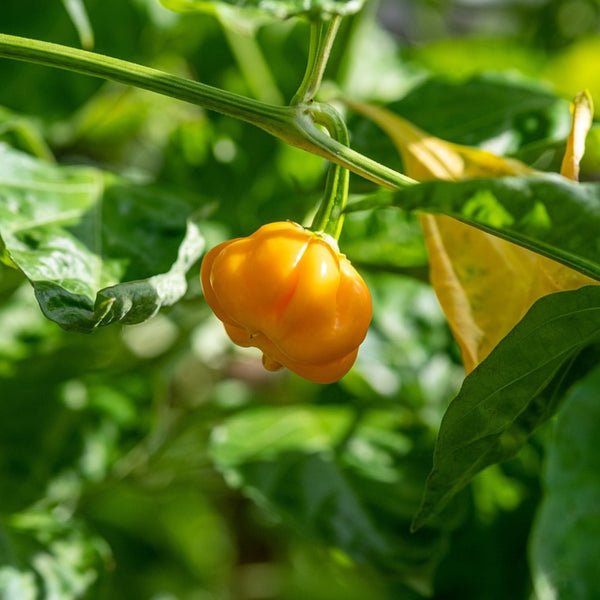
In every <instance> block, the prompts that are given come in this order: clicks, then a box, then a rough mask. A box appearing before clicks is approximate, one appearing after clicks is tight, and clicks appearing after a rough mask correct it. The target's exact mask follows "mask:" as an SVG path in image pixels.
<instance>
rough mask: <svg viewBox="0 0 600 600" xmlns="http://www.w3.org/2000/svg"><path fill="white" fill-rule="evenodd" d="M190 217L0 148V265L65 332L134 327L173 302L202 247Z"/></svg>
mask: <svg viewBox="0 0 600 600" xmlns="http://www.w3.org/2000/svg"><path fill="white" fill-rule="evenodd" d="M191 215H192V209H191V206H190V205H189V204H187V203H186V202H184V201H182V200H180V199H179V198H176V197H174V196H171V195H166V194H164V193H159V192H157V191H156V190H152V189H150V188H144V187H142V186H135V185H131V184H127V183H126V182H124V181H122V180H119V179H117V178H115V177H113V176H111V175H109V174H106V173H103V172H102V171H99V170H97V169H92V168H80V167H79V168H75V167H59V166H56V165H53V164H50V163H45V162H42V161H39V160H35V159H33V158H31V157H29V156H26V155H23V154H20V153H18V152H16V151H14V150H11V149H10V148H8V147H7V146H0V236H1V238H2V241H3V243H4V247H5V248H4V252H5V260H7V261H8V262H10V263H11V264H14V265H16V266H17V267H18V268H19V269H21V271H23V273H24V274H25V275H26V276H27V278H28V279H29V280H30V281H31V283H32V284H33V286H34V289H35V292H36V296H37V299H38V301H39V303H40V306H41V308H42V310H43V311H44V313H45V314H46V316H48V317H49V318H50V319H52V320H54V321H56V322H57V323H58V324H59V325H61V326H62V327H64V328H65V329H73V330H76V331H91V330H93V329H94V328H95V327H98V326H100V325H107V324H109V323H112V322H114V321H122V322H124V323H139V322H141V321H144V320H146V319H148V318H150V317H151V316H152V315H154V314H155V313H156V311H157V310H158V309H159V308H160V307H161V306H165V305H170V304H173V303H174V302H176V301H177V300H178V299H179V298H181V296H182V295H183V294H184V293H185V291H186V288H187V284H186V273H187V271H188V270H189V268H190V267H191V265H192V264H193V263H194V262H195V261H196V260H197V259H198V258H199V256H200V254H201V252H202V250H203V248H204V240H203V238H202V236H201V235H200V233H199V230H198V226H197V224H196V223H195V222H194V221H193V220H192V219H191Z"/></svg>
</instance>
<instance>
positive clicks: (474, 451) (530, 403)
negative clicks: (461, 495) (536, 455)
mask: <svg viewBox="0 0 600 600" xmlns="http://www.w3.org/2000/svg"><path fill="white" fill-rule="evenodd" d="M598 342H600V287H598V286H587V287H584V288H581V289H580V290H576V291H573V292H560V293H558V294H552V295H549V296H545V297H543V298H541V299H540V300H538V301H537V302H536V303H535V304H534V305H533V307H532V308H531V310H530V311H529V312H528V313H527V314H526V315H525V317H524V318H523V319H522V320H521V322H520V323H519V324H518V325H517V326H516V327H515V328H514V329H513V330H512V331H511V333H509V335H508V336H506V338H504V339H503V340H502V341H501V342H500V343H499V344H498V346H497V347H496V349H495V350H494V351H493V352H492V353H491V354H490V355H489V356H488V358H487V359H485V360H484V361H483V362H482V363H481V364H480V365H479V366H478V367H477V368H476V369H475V370H474V371H473V372H472V373H471V374H470V375H469V376H468V377H467V378H466V379H465V381H464V384H463V386H462V388H461V390H460V392H459V393H458V395H457V396H456V398H454V400H453V401H452V403H451V404H450V406H449V408H448V410H447V412H446V414H445V415H444V418H443V420H442V424H441V426H440V432H439V437H438V441H437V445H436V449H435V453H434V459H433V468H432V470H431V472H430V474H429V477H428V480H427V484H426V488H425V492H424V497H423V502H422V505H421V508H420V511H419V513H418V514H417V516H416V517H415V520H414V528H418V527H420V526H421V525H423V523H424V522H426V521H427V520H428V519H429V518H430V517H431V516H432V515H433V514H435V513H436V512H438V511H439V510H440V509H441V508H442V507H443V506H444V505H445V503H446V502H447V501H448V500H449V499H450V498H451V497H452V496H453V495H454V494H455V493H456V492H457V491H458V490H459V489H461V488H462V487H464V486H465V485H466V484H467V483H468V482H469V481H470V479H471V478H472V477H473V476H474V475H475V474H476V473H478V472H479V471H481V470H482V469H484V468H485V467H486V466H488V465H490V464H493V463H497V462H500V461H503V460H506V459H508V458H510V457H512V456H513V455H514V454H515V453H516V452H517V451H518V450H519V449H520V447H521V446H522V445H523V443H524V442H525V441H526V439H527V438H528V436H529V435H530V434H531V432H532V431H533V430H534V429H535V428H536V427H538V426H539V425H540V424H541V423H543V422H544V421H545V420H547V419H548V418H549V417H550V416H552V414H553V412H554V411H555V410H556V408H557V404H558V403H559V401H560V399H561V398H562V395H563V393H564V392H565V390H566V389H567V388H568V386H569V385H570V384H571V383H573V381H574V380H575V379H576V378H577V377H579V376H581V375H582V374H583V373H584V372H585V371H586V370H587V369H589V368H590V367H591V365H593V364H597V363H598V361H599V360H600V357H599V356H598V352H597V351H596V350H590V351H587V352H585V351H584V349H586V348H587V347H590V346H591V345H593V344H597V343H598Z"/></svg>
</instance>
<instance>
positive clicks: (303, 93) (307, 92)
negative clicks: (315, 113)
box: [291, 15, 342, 104]
mask: <svg viewBox="0 0 600 600" xmlns="http://www.w3.org/2000/svg"><path fill="white" fill-rule="evenodd" d="M341 20H342V18H341V17H340V16H337V15H336V16H334V17H332V18H331V19H330V20H329V21H327V22H323V21H320V20H319V21H316V22H314V21H313V22H312V23H311V24H310V46H309V50H308V61H307V63H306V71H305V72H304V78H303V79H302V83H300V87H299V88H298V91H297V92H296V93H295V94H294V97H293V98H292V101H291V104H301V103H303V102H310V101H311V100H312V99H313V98H314V97H315V96H316V94H317V92H318V91H319V87H320V86H321V80H322V79H323V74H324V73H325V68H326V67H327V61H328V60H329V54H330V52H331V47H332V46H333V42H334V40H335V36H336V34H337V31H338V29H339V27H340V22H341Z"/></svg>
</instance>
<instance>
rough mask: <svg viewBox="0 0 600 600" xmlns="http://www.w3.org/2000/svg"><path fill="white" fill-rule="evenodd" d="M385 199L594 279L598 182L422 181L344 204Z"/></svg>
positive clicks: (599, 221) (599, 223)
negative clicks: (473, 229)
mask: <svg viewBox="0 0 600 600" xmlns="http://www.w3.org/2000/svg"><path fill="white" fill-rule="evenodd" d="M390 205H393V206H397V207H399V208H402V209H404V210H417V211H422V212H428V213H435V214H444V215H448V216H450V217H454V218H455V219H458V220H459V221H463V222H464V223H468V224H469V225H473V226H474V227H477V228H478V229H482V230H483V231H486V232H488V233H491V234H494V235H497V236H499V237H502V238H504V239H506V240H509V241H511V242H514V243H515V244H519V245H520V246H524V247H526V248H529V249H531V250H533V251H534V252H537V253H539V254H544V255H545V256H548V257H550V258H552V259H554V260H556V261H558V262H561V263H563V264H565V265H567V266H568V267H571V268H573V269H576V270H578V271H581V272H582V273H585V274H586V275H589V276H591V277H593V278H595V279H600V241H599V238H598V231H600V184H596V183H585V184H579V183H574V182H571V181H569V180H567V179H565V178H564V177H561V176H559V175H537V176H532V177H498V178H491V179H470V180H467V181H459V182H448V181H427V182H424V183H421V184H418V185H414V186H409V187H407V188H404V189H403V190H400V191H397V192H393V193H392V192H387V191H386V192H379V193H378V194H376V195H374V196H372V197H368V198H366V199H365V200H363V201H359V202H356V203H355V204H353V205H351V206H350V207H349V208H348V210H349V211H350V212H352V211H358V210H368V209H373V208H377V207H384V206H390Z"/></svg>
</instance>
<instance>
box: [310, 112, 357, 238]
mask: <svg viewBox="0 0 600 600" xmlns="http://www.w3.org/2000/svg"><path fill="white" fill-rule="evenodd" d="M311 113H312V116H313V119H314V122H315V123H317V124H319V125H323V126H324V127H325V128H326V129H327V131H328V132H329V134H330V135H331V137H332V138H333V139H335V140H337V141H338V142H341V143H342V144H343V145H344V146H348V144H349V137H348V129H347V128H346V124H345V123H344V121H343V119H342V118H341V117H340V115H339V113H338V112H337V111H336V110H334V109H333V108H332V107H330V106H329V105H326V104H325V105H318V106H317V108H316V109H313V110H312V111H311ZM349 183H350V172H349V171H348V169H345V168H344V167H341V166H340V165H337V164H335V163H331V165H330V167H329V171H328V173H327V180H326V182H325V196H324V197H323V200H322V201H321V206H320V207H319V210H318V211H317V214H316V215H315V218H314V220H313V223H312V225H311V229H312V230H313V231H322V232H323V233H326V234H328V235H330V236H331V237H332V238H334V239H335V240H337V239H339V237H340V233H341V232H342V226H343V224H344V216H345V215H344V209H345V208H346V203H347V201H348V187H349Z"/></svg>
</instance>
